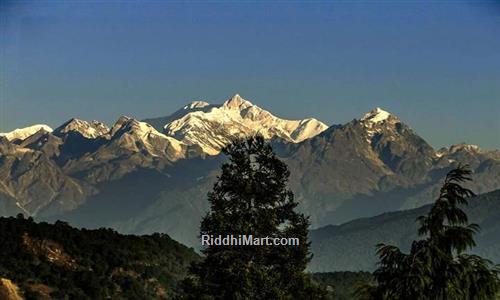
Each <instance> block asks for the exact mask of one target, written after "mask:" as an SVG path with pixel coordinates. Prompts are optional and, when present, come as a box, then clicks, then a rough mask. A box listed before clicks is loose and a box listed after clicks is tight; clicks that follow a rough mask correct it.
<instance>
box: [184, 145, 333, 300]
mask: <svg viewBox="0 0 500 300" xmlns="http://www.w3.org/2000/svg"><path fill="white" fill-rule="evenodd" d="M223 153H224V154H226V155H227V156H228V157H229V162H228V163H225V164H224V165H223V166H222V174H221V175H220V176H219V178H218V181H217V182H216V183H215V185H214V187H213V190H212V191H211V192H210V193H209V194H208V201H209V202H210V211H209V212H208V213H207V215H206V216H205V217H204V218H203V220H202V222H201V230H200V233H201V235H213V236H219V235H222V236H223V237H225V236H226V235H231V234H232V235H240V234H241V235H243V234H245V235H253V237H273V238H288V237H293V238H298V239H299V241H300V244H299V245H298V246H268V245H260V246H255V245H252V246H234V245H233V246H229V245H226V246H214V245H212V246H208V247H207V248H205V249H204V250H203V251H202V252H203V254H205V259H204V260H203V261H201V262H199V263H197V264H195V265H193V266H192V268H191V271H190V272H191V276H190V277H189V278H188V279H187V280H185V282H184V291H185V293H186V295H187V296H186V298H189V299H321V298H322V297H323V296H324V294H325V293H324V291H323V290H322V289H320V288H319V287H317V286H315V285H314V284H313V283H312V282H311V280H310V277H309V276H308V275H307V274H306V273H305V272H304V270H305V268H306V265H307V263H308V262H309V261H310V258H311V255H310V251H309V247H310V243H309V242H308V240H307V235H308V227H309V220H308V218H307V217H306V216H304V215H303V214H301V213H298V212H296V211H295V209H296V207H297V204H298V203H297V202H296V201H295V200H294V197H293V193H292V192H291V191H290V190H289V189H288V188H287V182H288V177H289V175H290V173H289V171H288V168H287V166H286V165H285V163H283V162H282V161H281V160H279V159H278V158H277V157H276V155H275V154H274V152H273V150H272V148H271V146H270V145H269V144H267V143H266V142H265V141H264V138H263V137H261V136H256V137H251V138H248V139H245V140H237V141H235V142H233V143H232V144H230V145H229V146H227V147H226V148H225V149H223Z"/></svg>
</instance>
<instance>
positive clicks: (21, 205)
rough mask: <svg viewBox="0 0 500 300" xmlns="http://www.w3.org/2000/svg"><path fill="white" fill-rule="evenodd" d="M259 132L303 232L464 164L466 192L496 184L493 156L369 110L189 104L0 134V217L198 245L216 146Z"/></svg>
mask: <svg viewBox="0 0 500 300" xmlns="http://www.w3.org/2000/svg"><path fill="white" fill-rule="evenodd" d="M255 134H261V135H263V136H264V137H265V138H266V139H268V140H269V141H270V142H271V143H272V145H273V147H274V149H275V151H276V152H277V153H278V155H279V156H280V157H281V158H282V159H283V160H284V161H285V162H286V163H287V164H288V166H289V168H290V171H291V177H290V182H289V183H290V187H291V189H292V190H293V192H294V193H295V196H296V198H297V200H298V201H299V203H300V209H301V210H302V211H304V212H305V213H307V214H308V215H310V216H311V222H312V226H313V227H314V228H317V227H321V226H325V225H329V224H340V223H343V222H346V221H349V220H353V219H356V218H360V217H370V216H374V215H377V214H380V213H384V212H387V211H392V210H399V209H409V208H415V207H418V206H422V205H424V204H427V203H429V202H430V201H432V200H433V199H434V198H435V196H436V194H437V192H438V190H439V187H440V184H441V182H442V178H443V176H444V175H445V174H446V172H447V171H448V170H450V169H451V168H453V167H455V166H457V165H458V164H469V165H470V167H471V168H472V170H473V171H474V175H473V177H474V179H475V180H474V182H473V183H472V184H471V185H470V186H469V187H471V188H472V189H473V190H474V191H475V192H476V193H484V192H489V191H492V190H495V189H499V188H500V151H498V150H495V151H485V150H481V149H480V148H479V147H477V146H474V145H467V144H459V145H452V146H450V147H448V148H443V149H439V150H435V149H433V148H432V147H431V146H430V145H429V144H428V143H427V142H426V141H425V140H424V139H423V138H422V137H420V136H418V135H417V133H416V132H415V131H414V130H413V129H412V128H410V126H408V125H407V124H405V123H404V122H403V121H401V120H400V119H399V118H398V117H397V116H395V115H393V114H391V113H389V112H387V111H385V110H382V109H380V108H375V109H373V110H372V111H370V112H368V113H366V114H363V115H362V116H361V117H359V118H355V119H353V120H352V121H350V122H348V123H346V124H341V125H340V124H335V125H331V126H327V125H325V124H324V123H322V122H320V121H318V120H316V119H313V118H306V119H303V120H285V119H282V118H279V117H277V116H275V115H273V114H272V113H270V112H268V111H266V110H264V109H262V108H260V107H259V106H257V105H254V104H253V103H252V102H250V101H247V100H245V99H243V98H242V97H241V96H239V95H234V96H233V97H231V98H229V99H227V100H226V101H225V102H224V103H222V104H217V105H214V104H209V103H207V102H203V101H195V102H192V103H190V104H187V105H185V106H184V107H182V108H181V109H179V110H177V111H176V112H174V113H173V114H171V115H168V116H165V117H159V118H150V119H146V120H142V121H141V120H136V119H133V118H130V117H126V116H122V117H120V118H119V119H118V120H117V121H116V122H115V123H114V124H113V125H112V126H110V127H108V126H107V125H106V124H104V123H102V122H98V121H91V122H88V121H83V120H79V119H71V120H69V121H67V122H65V123H64V124H62V125H61V126H59V127H57V128H55V129H54V130H52V129H51V128H50V127H48V126H45V125H36V126H35V127H33V126H32V127H28V128H26V129H18V130H16V131H14V132H11V133H5V134H1V136H0V215H13V214H17V213H19V212H23V213H24V214H26V215H30V216H33V217H35V218H37V219H42V220H55V219H62V220H67V221H69V222H70V223H71V224H75V225H79V226H85V227H101V226H110V227H113V228H115V229H117V230H119V231H121V232H125V233H139V234H142V233H151V232H166V233H168V234H169V235H170V236H172V237H173V238H174V239H176V240H178V241H180V242H182V243H184V244H187V245H189V246H194V247H198V245H199V241H198V239H197V234H198V226H199V222H200V220H201V216H202V215H203V214H204V213H205V211H206V210H207V208H208V203H207V201H206V193H207V192H208V191H209V190H210V189H211V187H212V185H213V183H214V181H215V180H216V178H217V175H218V172H219V168H220V165H221V163H222V162H223V161H224V159H225V158H224V156H223V155H222V154H220V151H221V149H222V148H223V147H224V146H225V145H227V144H228V143H229V142H230V141H231V140H233V139H235V138H241V137H246V136H250V135H255Z"/></svg>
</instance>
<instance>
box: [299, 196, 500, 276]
mask: <svg viewBox="0 0 500 300" xmlns="http://www.w3.org/2000/svg"><path fill="white" fill-rule="evenodd" d="M429 209H430V205H426V206H422V207H419V208H416V209H411V210H405V211H397V212H391V213H385V214H382V215H379V216H376V217H372V218H364V219H357V220H354V221H351V222H348V223H345V224H342V225H330V226H326V227H323V228H319V229H316V230H313V231H311V235H310V238H311V241H312V252H313V253H314V257H313V260H312V261H311V264H310V265H309V269H310V271H312V272H333V271H344V270H345V271H359V270H364V271H373V270H374V269H375V268H376V263H377V261H378V259H377V256H376V253H375V252H376V249H375V245H377V244H378V243H386V244H392V245H396V246H398V247H401V249H402V250H403V251H408V249H409V247H410V245H411V242H412V241H413V240H415V239H418V236H417V226H418V223H417V222H416V219H417V217H419V216H421V215H425V214H427V212H428V211H429ZM464 210H465V212H466V213H467V215H468V217H469V220H470V221H471V222H473V223H476V224H478V225H479V226H481V230H480V232H479V233H478V234H477V235H476V236H475V240H476V244H477V246H476V247H474V248H473V249H472V250H470V251H468V252H471V253H475V254H479V255H481V256H482V257H485V258H488V259H490V260H492V261H493V262H494V263H500V236H499V234H498V232H499V231H500V190H496V191H493V192H490V193H486V194H482V195H479V196H477V197H474V198H471V199H469V205H468V206H466V207H465V208H464Z"/></svg>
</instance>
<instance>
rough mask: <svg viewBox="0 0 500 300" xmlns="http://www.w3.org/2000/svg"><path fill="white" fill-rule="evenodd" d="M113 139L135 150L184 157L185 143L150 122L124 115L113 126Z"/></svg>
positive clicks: (153, 154) (155, 154)
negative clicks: (162, 131) (161, 131)
mask: <svg viewBox="0 0 500 300" xmlns="http://www.w3.org/2000/svg"><path fill="white" fill-rule="evenodd" d="M111 140H112V141H115V142H116V143H118V145H120V146H121V147H123V148H127V149H129V150H132V151H134V152H140V151H146V152H147V153H149V154H150V155H152V156H158V157H167V158H169V159H170V160H177V159H179V158H182V157H184V155H185V148H186V147H185V145H184V143H182V142H180V141H178V140H176V139H175V138H173V137H170V136H166V135H165V134H163V133H160V132H158V131H157V130H156V129H154V128H153V126H151V125H150V124H148V123H145V122H140V121H137V120H136V119H132V118H129V117H126V116H122V117H120V118H119V119H118V121H117V122H116V123H115V124H114V125H113V127H112V128H111Z"/></svg>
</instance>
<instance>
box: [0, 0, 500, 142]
mask: <svg viewBox="0 0 500 300" xmlns="http://www.w3.org/2000/svg"><path fill="white" fill-rule="evenodd" d="M0 3H1V4H0V30H1V31H0V43H1V44H0V45H1V48H0V50H1V57H0V58H1V65H0V67H1V68H0V75H1V78H0V80H1V86H0V110H1V111H0V113H1V114H0V131H8V130H11V129H13V128H16V127H21V126H26V125H30V124H34V123H46V124H49V125H51V126H53V127H54V126H57V125H59V124H61V123H62V122H63V121H65V120H67V119H69V118H71V117H74V116H76V117H80V118H83V119H98V120H102V121H105V122H107V123H112V122H113V121H114V120H116V119H117V118H118V117H119V116H120V115H129V116H133V117H136V118H139V119H142V118H146V117H155V116H161V115H168V114H169V113H171V112H173V111H174V110H176V109H178V108H179V107H180V106H182V105H184V104H185V103H186V102H189V101H191V100H199V99H202V100H207V101H209V102H212V103H218V102H222V101H223V100H224V99H225V98H227V97H229V96H231V95H232V94H234V93H240V94H241V95H242V96H243V97H245V98H247V99H249V100H252V101H253V102H254V103H256V104H258V105H260V106H261V107H263V108H266V109H269V110H270V111H272V112H273V113H275V114H276V115H278V116H281V117H287V118H303V117H310V116H313V117H316V118H318V119H320V120H322V121H324V122H326V123H328V124H334V123H345V122H347V121H350V120H351V119H353V118H356V117H359V116H361V115H362V114H363V113H364V112H366V111H368V110H370V109H372V108H373V107H375V106H380V107H382V108H384V109H386V110H388V111H390V112H393V113H395V114H396V115H398V116H399V117H400V118H401V119H402V120H403V121H405V122H406V123H408V124H409V125H410V126H411V127H412V128H414V129H415V130H416V131H417V132H418V133H419V134H420V135H421V136H422V137H424V138H425V139H426V140H427V141H429V142H430V143H431V144H432V145H433V146H435V147H441V146H443V145H449V144H453V143H459V142H467V143H475V144H479V145H480V146H482V147H484V148H489V149H492V148H497V149H498V148H500V5H499V4H495V2H481V3H479V4H478V2H453V1H446V2H444V1H442V2H424V3H422V2H420V1H414V2H412V3H410V2H406V3H405V2H397V1H391V2H380V3H378V4H374V2H372V1H364V2H357V3H354V4H349V3H347V2H340V1H339V2H323V1H322V2H316V3H309V4H308V3H306V2H302V3H301V2H292V1H289V2H285V1H280V2H273V3H272V4H269V3H263V2H256V1H255V2H246V3H242V2H209V3H203V2H191V3H182V2H159V1H158V2H147V1H146V2H131V1H129V2H119V1H108V2H106V1H103V2H100V1H90V2H84V1H80V2H72V3H68V2H65V1H36V2H30V1H5V0H4V1H0Z"/></svg>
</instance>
